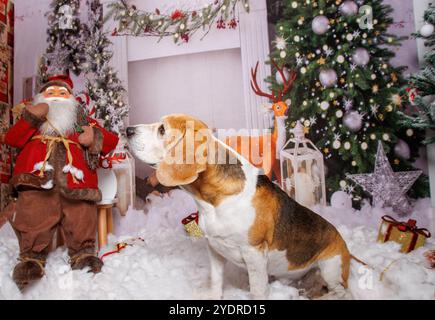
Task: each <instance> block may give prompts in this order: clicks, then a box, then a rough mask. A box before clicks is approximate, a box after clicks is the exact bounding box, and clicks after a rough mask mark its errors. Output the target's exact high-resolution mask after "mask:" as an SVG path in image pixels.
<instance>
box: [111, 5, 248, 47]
mask: <svg viewBox="0 0 435 320" xmlns="http://www.w3.org/2000/svg"><path fill="white" fill-rule="evenodd" d="M210 2H211V3H210V4H209V5H206V6H204V7H203V8H201V9H197V10H182V9H174V10H173V11H172V12H170V13H163V12H161V10H160V9H156V10H155V11H154V12H148V11H143V10H138V9H137V8H136V6H134V5H129V4H127V2H126V1H124V0H120V1H117V2H114V3H112V4H110V5H109V8H110V10H109V12H108V14H107V16H106V18H105V19H113V20H115V21H118V23H119V24H118V27H117V28H116V29H115V30H114V31H113V33H112V35H116V36H126V35H131V36H135V37H150V36H152V37H158V38H159V39H162V38H164V37H173V39H174V42H175V43H178V42H179V41H184V42H188V41H189V39H190V38H191V37H192V36H193V35H194V34H195V33H196V32H197V31H198V30H200V29H202V30H204V31H205V34H204V36H203V37H205V36H206V35H207V34H208V32H209V31H210V29H211V27H212V25H213V24H214V23H217V27H218V29H225V28H227V27H228V28H231V29H235V28H236V26H237V25H238V22H237V19H236V17H235V16H236V5H237V4H238V3H239V2H241V3H242V5H243V8H244V9H245V10H246V11H247V12H249V2H248V0H214V1H212V0H210Z"/></svg>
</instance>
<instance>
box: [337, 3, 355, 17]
mask: <svg viewBox="0 0 435 320" xmlns="http://www.w3.org/2000/svg"><path fill="white" fill-rule="evenodd" d="M340 12H341V13H342V14H343V15H344V16H346V17H349V16H354V15H356V14H357V13H358V5H357V4H356V3H355V2H353V1H350V0H347V1H345V2H343V3H342V5H341V6H340Z"/></svg>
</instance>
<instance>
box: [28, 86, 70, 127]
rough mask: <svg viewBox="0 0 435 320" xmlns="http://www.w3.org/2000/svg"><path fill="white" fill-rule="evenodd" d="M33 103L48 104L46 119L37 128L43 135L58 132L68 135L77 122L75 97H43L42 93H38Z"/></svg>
mask: <svg viewBox="0 0 435 320" xmlns="http://www.w3.org/2000/svg"><path fill="white" fill-rule="evenodd" d="M33 103H34V104H35V105H36V104H38V103H46V104H48V106H49V107H50V108H49V111H48V115H47V119H48V121H49V122H50V123H48V121H46V122H44V124H42V125H41V127H40V128H39V130H40V132H41V133H42V134H43V135H56V134H57V133H58V132H59V133H61V134H62V135H68V133H71V132H72V131H74V129H75V125H76V122H77V107H78V103H77V101H76V99H75V98H74V97H73V96H71V97H70V98H69V99H65V98H56V100H54V99H53V98H48V99H47V98H45V97H44V96H43V95H42V94H38V95H37V96H36V97H35V99H34V101H33Z"/></svg>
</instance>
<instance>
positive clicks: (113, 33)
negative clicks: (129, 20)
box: [112, 28, 118, 37]
mask: <svg viewBox="0 0 435 320" xmlns="http://www.w3.org/2000/svg"><path fill="white" fill-rule="evenodd" d="M117 35H118V29H117V28H115V30H113V32H112V37H114V36H117Z"/></svg>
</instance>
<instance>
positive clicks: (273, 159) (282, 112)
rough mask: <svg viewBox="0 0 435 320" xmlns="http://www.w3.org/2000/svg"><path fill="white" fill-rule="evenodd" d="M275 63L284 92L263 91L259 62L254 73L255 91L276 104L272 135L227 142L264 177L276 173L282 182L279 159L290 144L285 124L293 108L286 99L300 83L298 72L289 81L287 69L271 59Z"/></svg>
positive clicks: (228, 138)
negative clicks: (259, 77)
mask: <svg viewBox="0 0 435 320" xmlns="http://www.w3.org/2000/svg"><path fill="white" fill-rule="evenodd" d="M271 62H272V65H273V66H274V67H275V69H276V70H277V71H278V73H279V75H280V76H281V78H282V80H283V88H282V89H281V90H279V91H278V92H275V91H272V92H271V93H265V92H263V91H262V90H261V88H260V86H259V85H258V83H257V73H258V65H259V62H257V65H256V66H255V69H251V87H252V89H253V90H254V92H255V94H256V95H258V96H261V97H266V98H269V99H270V100H271V101H272V102H273V104H272V105H271V107H270V109H271V110H273V113H274V117H275V119H274V129H273V132H272V134H266V135H260V136H231V137H227V138H226V141H225V142H226V144H228V145H229V146H231V147H233V148H234V149H235V150H236V151H237V152H238V153H240V154H241V155H242V156H244V157H245V158H247V159H248V160H249V161H250V162H251V163H252V164H253V165H254V166H256V167H258V168H262V169H263V171H264V174H265V175H266V176H268V177H269V179H272V173H274V174H275V177H276V178H277V179H278V181H280V180H281V172H280V166H279V163H277V159H279V153H280V151H281V149H282V147H283V146H284V144H285V141H286V129H285V120H286V119H287V116H286V114H287V111H288V109H289V106H288V105H287V104H286V103H285V102H284V101H283V100H282V99H283V97H284V95H285V94H286V93H287V92H288V91H289V90H290V89H291V87H292V85H293V82H294V81H295V79H296V72H294V71H291V72H290V74H289V78H288V79H287V77H286V76H285V74H284V68H279V67H278V65H277V64H276V62H275V61H274V60H273V59H271ZM246 141H248V142H246ZM247 144H248V146H247ZM256 151H257V152H256Z"/></svg>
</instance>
